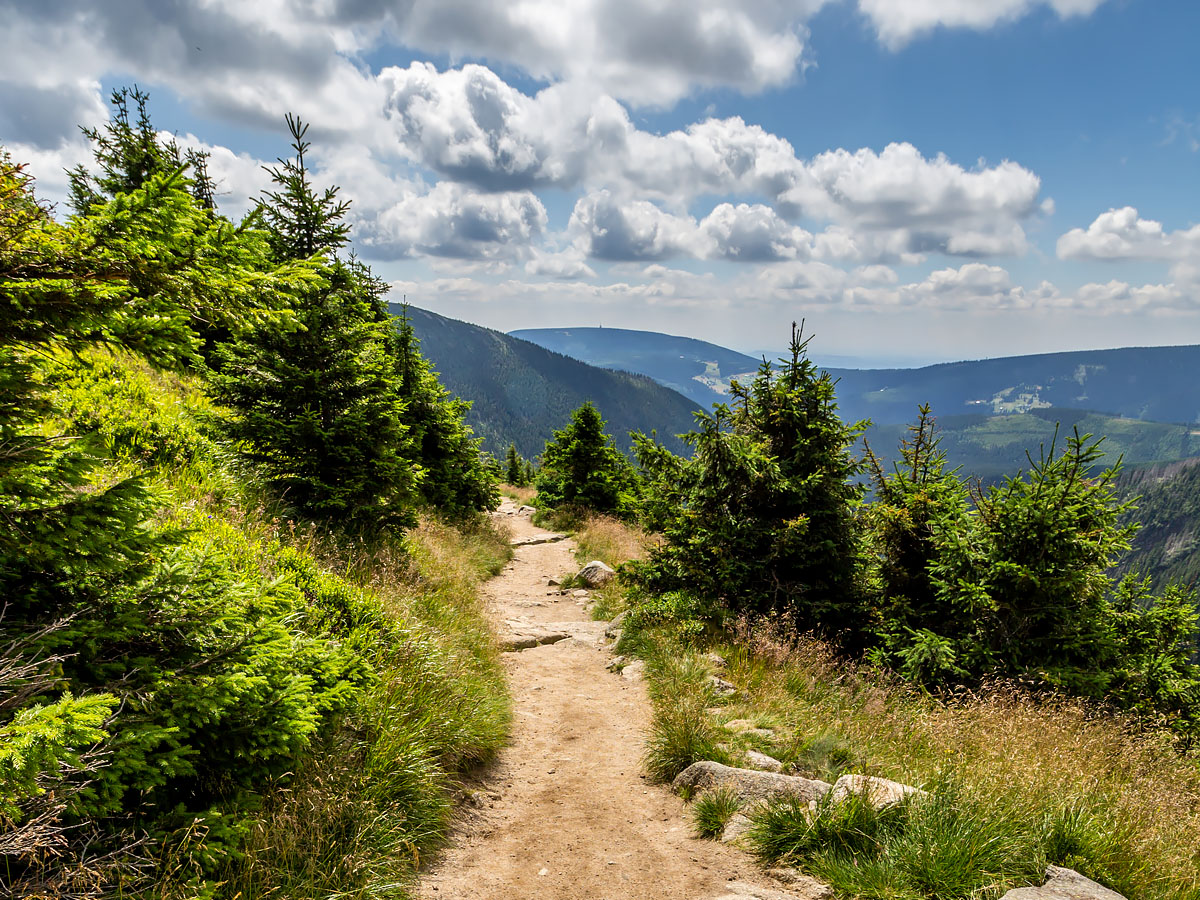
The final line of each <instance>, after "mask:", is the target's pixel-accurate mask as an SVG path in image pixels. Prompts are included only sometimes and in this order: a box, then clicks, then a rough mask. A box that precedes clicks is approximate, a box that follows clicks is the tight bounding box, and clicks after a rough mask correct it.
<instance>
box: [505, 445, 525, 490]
mask: <svg viewBox="0 0 1200 900" xmlns="http://www.w3.org/2000/svg"><path fill="white" fill-rule="evenodd" d="M504 466H505V469H504V473H505V474H504V480H505V481H507V482H508V483H509V484H511V485H514V486H516V487H520V486H521V483H522V482H523V481H524V478H523V470H522V468H521V457H520V456H518V455H517V445H516V444H509V445H508V455H507V456H506V457H505V461H504Z"/></svg>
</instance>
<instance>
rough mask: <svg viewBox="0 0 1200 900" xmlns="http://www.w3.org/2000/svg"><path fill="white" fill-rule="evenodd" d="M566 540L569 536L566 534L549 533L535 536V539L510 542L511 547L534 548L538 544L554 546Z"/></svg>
mask: <svg viewBox="0 0 1200 900" xmlns="http://www.w3.org/2000/svg"><path fill="white" fill-rule="evenodd" d="M566 539H567V536H566V535H565V534H554V533H553V532H549V531H548V532H546V533H545V534H535V535H534V536H533V537H527V538H517V540H515V541H510V542H509V546H512V547H533V546H535V545H537V544H553V543H556V542H558V541H565V540H566Z"/></svg>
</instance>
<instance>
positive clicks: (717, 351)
mask: <svg viewBox="0 0 1200 900" xmlns="http://www.w3.org/2000/svg"><path fill="white" fill-rule="evenodd" d="M513 336H514V337H521V338H524V339H525V340H529V341H532V342H534V343H536V344H539V345H541V346H543V347H546V348H548V349H551V350H554V351H555V352H558V353H564V354H567V355H569V356H574V357H575V358H577V359H579V360H582V361H584V362H588V363H591V364H592V365H595V366H601V367H604V368H608V369H617V370H624V371H629V372H637V373H640V374H643V375H647V376H649V377H651V378H653V379H654V380H656V381H657V382H658V383H659V384H662V385H663V386H665V387H670V388H672V389H674V390H677V391H679V392H681V393H684V394H686V395H687V396H688V397H690V398H691V399H693V400H695V401H696V402H697V403H698V404H700V405H701V406H705V407H708V406H710V405H711V404H712V403H715V402H722V401H727V400H728V399H729V397H728V384H729V381H730V380H731V379H734V378H748V377H752V376H753V373H754V371H755V370H756V369H757V367H758V365H759V364H760V362H761V361H760V360H756V359H754V358H753V357H751V356H748V355H746V354H743V353H738V352H737V351H734V350H730V349H728V348H725V347H721V346H719V345H716V344H712V343H709V342H706V341H700V340H695V339H693V338H686V337H677V336H674V335H665V334H657V333H654V332H646V331H636V330H629V329H619V328H564V329H558V328H537V329H526V330H521V331H515V332H513ZM829 372H830V374H831V375H833V376H834V377H835V378H837V379H838V386H837V399H838V406H839V408H840V411H841V414H842V416H843V418H845V419H849V420H857V419H870V420H871V421H872V423H873V427H872V428H871V430H870V432H869V433H868V439H869V440H870V441H871V444H872V447H873V448H874V449H875V450H876V452H878V453H879V454H880V455H881V456H883V457H885V458H887V457H890V456H892V455H894V452H895V447H896V446H897V444H898V442H899V440H900V439H901V438H902V437H903V436H904V433H905V426H906V424H907V423H908V422H910V421H912V420H913V419H914V418H915V416H916V411H917V407H918V406H919V405H920V404H922V403H929V404H930V405H931V406H932V407H933V412H934V415H935V416H937V418H938V422H939V425H940V427H941V429H942V433H943V444H944V446H945V448H946V450H947V452H948V454H949V455H950V458H951V460H952V461H953V462H954V463H955V464H956V465H962V466H963V468H964V471H966V472H968V473H970V474H972V475H976V476H979V477H982V478H985V479H995V478H998V477H1000V476H1001V475H1004V474H1007V473H1012V472H1015V471H1016V470H1017V469H1020V468H1027V467H1028V465H1029V461H1028V458H1027V457H1026V453H1027V452H1028V453H1029V454H1031V455H1032V456H1034V457H1036V456H1037V455H1038V453H1039V448H1041V447H1043V446H1044V447H1045V448H1046V449H1049V446H1050V442H1051V441H1052V440H1053V438H1054V429H1055V425H1056V424H1058V423H1061V428H1060V432H1061V436H1060V441H1061V440H1062V439H1064V438H1065V436H1066V435H1067V434H1070V432H1071V429H1072V428H1076V427H1077V428H1079V430H1080V431H1081V433H1091V434H1095V435H1104V436H1105V437H1106V441H1105V444H1104V447H1105V450H1106V453H1107V456H1106V461H1109V462H1111V461H1115V459H1116V457H1117V456H1118V455H1123V456H1124V459H1125V462H1126V464H1127V465H1150V464H1156V463H1165V462H1171V461H1173V460H1179V459H1184V458H1187V457H1191V456H1195V455H1197V454H1200V427H1197V426H1196V425H1194V424H1193V423H1195V422H1196V421H1197V418H1198V417H1200V379H1197V378H1196V377H1195V375H1196V373H1197V372H1200V347H1196V346H1184V347H1134V348H1126V349H1120V350H1094V351H1078V352H1069V353H1049V354H1039V355H1034V356H1016V357H1006V358H1000V359H987V360H976V361H964V362H954V363H942V364H938V365H932V366H924V367H922V368H918V369H844V368H830V369H829ZM659 430H660V432H661V431H663V430H664V429H662V428H660V429H659Z"/></svg>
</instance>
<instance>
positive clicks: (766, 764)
mask: <svg viewBox="0 0 1200 900" xmlns="http://www.w3.org/2000/svg"><path fill="white" fill-rule="evenodd" d="M746 762H747V763H748V764H749V766H750V768H752V769H758V770H759V771H760V772H782V771H783V763H781V762H780V761H779V760H777V759H776V758H775V757H773V756H767V754H765V753H759V752H758V751H757V750H747V751H746Z"/></svg>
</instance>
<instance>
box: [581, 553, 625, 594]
mask: <svg viewBox="0 0 1200 900" xmlns="http://www.w3.org/2000/svg"><path fill="white" fill-rule="evenodd" d="M616 577H617V573H616V572H615V571H614V570H613V569H612V567H611V566H607V565H605V564H604V563H602V562H600V560H598V559H593V560H592V561H591V562H590V563H588V564H587V565H586V566H584V567H583V568H582V569H580V570H579V573H578V574H577V575H576V576H575V578H576V579H577V580H578V581H580V582H581V583H583V584H586V585H587V586H588V587H590V588H598V587H603V586H604V585H606V584H608V583H609V582H610V581H612V580H613V579H614V578H616Z"/></svg>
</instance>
